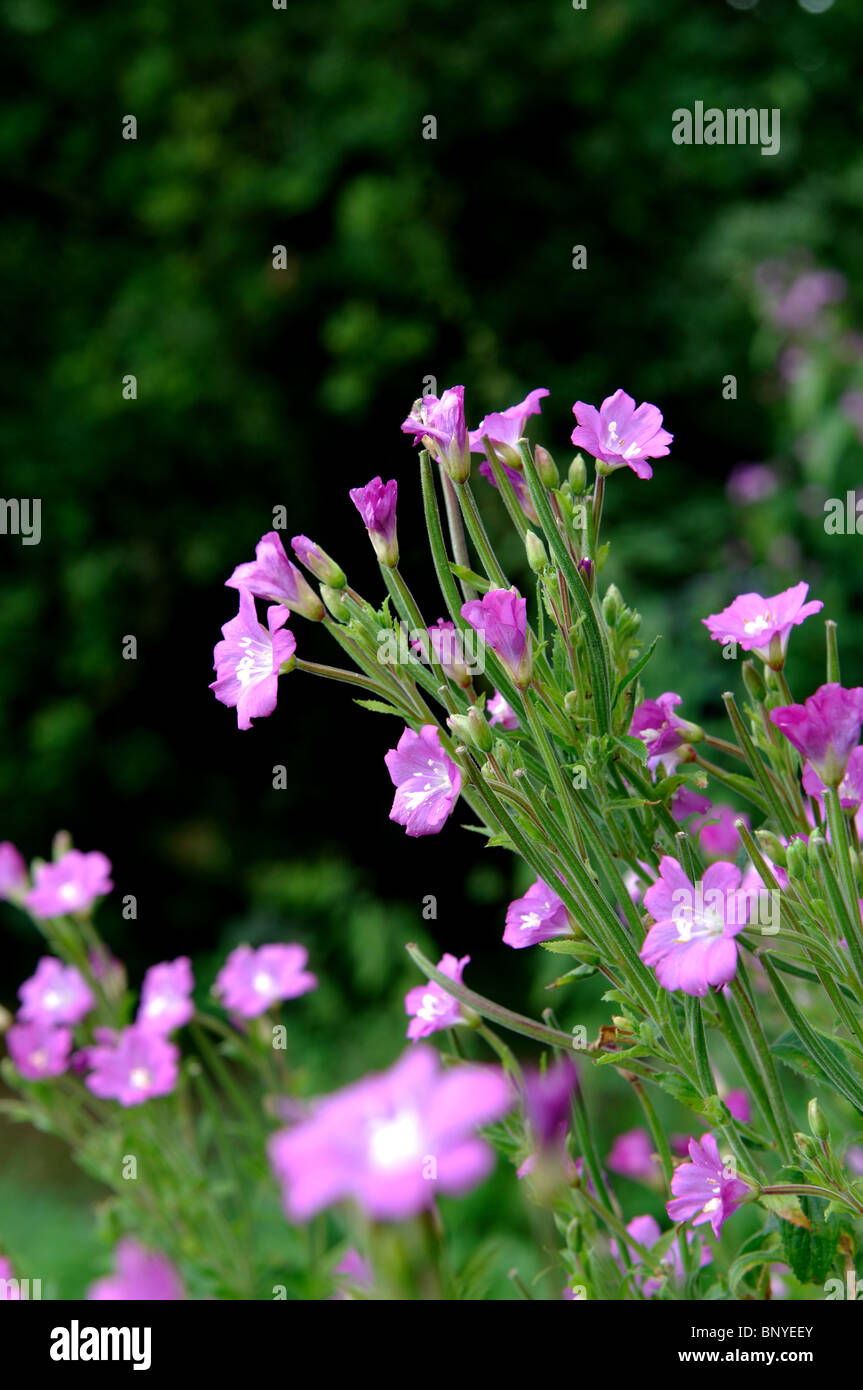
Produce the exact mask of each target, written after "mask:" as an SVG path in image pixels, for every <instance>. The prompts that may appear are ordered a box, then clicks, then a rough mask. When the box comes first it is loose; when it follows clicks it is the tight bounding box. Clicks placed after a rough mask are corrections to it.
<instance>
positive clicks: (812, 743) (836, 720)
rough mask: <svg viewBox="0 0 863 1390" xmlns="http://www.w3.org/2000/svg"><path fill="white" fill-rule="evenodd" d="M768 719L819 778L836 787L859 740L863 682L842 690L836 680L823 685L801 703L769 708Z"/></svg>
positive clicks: (862, 720) (862, 708)
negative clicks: (861, 684)
mask: <svg viewBox="0 0 863 1390" xmlns="http://www.w3.org/2000/svg"><path fill="white" fill-rule="evenodd" d="M770 719H771V722H772V723H774V724H775V725H776V727H777V729H780V730H781V731H782V733H783V734H784V735H785V737H786V738H787V739H788V741H789V742H790V743H793V745H794V747H795V748H796V749H797V751H798V752H799V753H800V754H801V755H802V756H803V757H804V758H805V759H807V760H808V761H809V763H811V765H812V767H813V768H814V770H815V772H816V773H817V774H818V776H819V777H820V779H821V781H822V782H823V783H825V784H826V785H827V786H828V787H838V786H840V784H841V782H842V779H843V777H844V776H845V773H846V770H847V767H848V763H849V760H850V758H851V754H852V753H853V751H854V749H855V747H856V746H857V744H859V742H860V727H861V724H863V686H859V685H858V686H855V687H854V689H853V690H845V689H844V688H843V687H842V686H841V685H837V684H836V683H835V682H831V683H829V684H827V685H822V686H821V687H820V688H819V689H818V690H816V692H815V694H814V695H810V697H809V699H808V700H807V701H806V703H805V704H803V705H783V706H782V707H780V708H779V709H772V710H771V711H770Z"/></svg>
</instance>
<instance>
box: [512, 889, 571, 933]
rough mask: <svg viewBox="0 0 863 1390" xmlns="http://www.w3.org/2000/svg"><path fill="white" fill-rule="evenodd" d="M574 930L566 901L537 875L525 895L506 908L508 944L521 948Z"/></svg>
mask: <svg viewBox="0 0 863 1390" xmlns="http://www.w3.org/2000/svg"><path fill="white" fill-rule="evenodd" d="M571 931H572V924H571V923H570V920H569V914H568V912H567V910H566V907H565V906H564V904H563V901H562V900H561V899H560V898H559V897H558V896H557V894H556V893H555V892H554V891H553V889H551V888H549V887H548V884H546V883H543V881H542V879H541V878H538V879H537V880H536V883H532V884H531V886H530V887H529V888H528V890H527V892H526V893H525V895H524V897H523V898H516V899H515V900H514V901H513V902H511V903H510V905H509V907H508V908H507V910H506V930H505V931H504V934H503V939H504V943H505V945H507V946H512V947H514V948H515V949H516V950H520V949H521V948H522V947H524V946H535V945H536V944H537V942H539V941H550V940H551V938H552V937H553V936H568V935H569V934H570V933H571Z"/></svg>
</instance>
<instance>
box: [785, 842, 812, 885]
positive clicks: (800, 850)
mask: <svg viewBox="0 0 863 1390" xmlns="http://www.w3.org/2000/svg"><path fill="white" fill-rule="evenodd" d="M785 867H786V868H787V870H788V877H789V878H795V879H802V878H805V877H806V872H807V869H808V867H809V863H808V856H807V853H806V846H805V844H804V843H803V841H802V840H792V841H791V843H790V844H789V846H788V848H787V849H786V851H785Z"/></svg>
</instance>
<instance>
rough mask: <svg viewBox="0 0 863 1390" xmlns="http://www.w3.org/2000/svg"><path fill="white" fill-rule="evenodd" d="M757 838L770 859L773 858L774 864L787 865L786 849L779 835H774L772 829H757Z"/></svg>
mask: <svg viewBox="0 0 863 1390" xmlns="http://www.w3.org/2000/svg"><path fill="white" fill-rule="evenodd" d="M755 838H756V840H757V841H758V843H759V845H760V846H761V848H762V849H763V850H764V853H765V854H766V855H767V858H768V859H772V861H773V863H774V864H780V865H781V866H782V868H783V869H784V867H785V858H786V850H785V845H783V843H782V841H781V840H780V838H779V836H778V835H774V834H773V831H772V830H756V831H755Z"/></svg>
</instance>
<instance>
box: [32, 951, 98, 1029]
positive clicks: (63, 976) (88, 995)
mask: <svg viewBox="0 0 863 1390" xmlns="http://www.w3.org/2000/svg"><path fill="white" fill-rule="evenodd" d="M18 998H19V999H20V1000H21V1008H20V1009H19V1010H18V1017H19V1018H20V1019H23V1020H24V1022H25V1023H45V1024H53V1023H80V1022H81V1019H82V1018H83V1017H84V1015H85V1014H88V1013H89V1012H90V1010H91V1009H92V1008H93V1006H94V1004H95V1003H96V1000H95V999H94V997H93V992H92V990H91V989H90V986H89V985H88V984H87V981H86V980H85V979H84V976H83V975H82V974H81V972H80V971H79V970H76V969H75V966H74V965H64V964H63V962H62V961H61V960H57V958H56V957H55V956H43V957H42V959H41V960H40V961H39V964H38V965H37V966H36V973H35V975H31V977H30V979H29V980H25V981H24V983H23V985H22V986H21V988H20V989H19V991H18Z"/></svg>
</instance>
